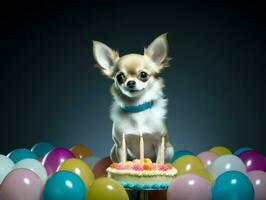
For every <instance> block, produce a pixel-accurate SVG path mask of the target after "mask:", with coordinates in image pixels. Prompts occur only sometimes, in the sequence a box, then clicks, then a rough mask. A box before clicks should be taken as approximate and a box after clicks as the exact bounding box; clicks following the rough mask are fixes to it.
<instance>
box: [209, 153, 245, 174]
mask: <svg viewBox="0 0 266 200" xmlns="http://www.w3.org/2000/svg"><path fill="white" fill-rule="evenodd" d="M231 170H234V171H240V172H242V173H246V166H245V164H244V163H243V162H242V160H241V159H240V158H238V157H237V156H235V155H233V154H230V155H223V156H220V157H219V158H217V159H216V160H215V161H214V162H213V164H212V166H211V170H210V172H211V174H212V175H213V176H214V177H217V176H219V175H220V174H222V173H224V172H226V171H231Z"/></svg>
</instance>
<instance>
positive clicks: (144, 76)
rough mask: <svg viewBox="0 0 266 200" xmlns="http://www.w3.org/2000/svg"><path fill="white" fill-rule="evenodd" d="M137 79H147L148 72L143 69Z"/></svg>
mask: <svg viewBox="0 0 266 200" xmlns="http://www.w3.org/2000/svg"><path fill="white" fill-rule="evenodd" d="M139 79H140V80H142V81H147V80H148V74H147V73H146V72H144V71H142V72H140V73H139Z"/></svg>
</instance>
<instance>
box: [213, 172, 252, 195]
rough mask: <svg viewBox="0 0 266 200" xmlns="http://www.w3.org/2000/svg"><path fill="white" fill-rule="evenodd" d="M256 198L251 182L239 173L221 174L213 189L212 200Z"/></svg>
mask: <svg viewBox="0 0 266 200" xmlns="http://www.w3.org/2000/svg"><path fill="white" fill-rule="evenodd" d="M254 196H255V193H254V188H253V185H252V183H251V181H250V180H249V178H248V177H247V176H246V175H244V174H243V173H241V172H239V171H227V172H225V173H223V174H221V175H220V176H218V177H217V179H216V180H215V182H214V184H213V187H212V200H253V199H254Z"/></svg>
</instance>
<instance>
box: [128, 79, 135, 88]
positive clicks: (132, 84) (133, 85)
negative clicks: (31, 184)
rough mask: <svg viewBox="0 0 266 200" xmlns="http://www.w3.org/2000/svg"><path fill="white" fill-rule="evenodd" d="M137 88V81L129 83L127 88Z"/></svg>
mask: <svg viewBox="0 0 266 200" xmlns="http://www.w3.org/2000/svg"><path fill="white" fill-rule="evenodd" d="M135 86H136V81H128V82H127V87H129V88H134V87H135Z"/></svg>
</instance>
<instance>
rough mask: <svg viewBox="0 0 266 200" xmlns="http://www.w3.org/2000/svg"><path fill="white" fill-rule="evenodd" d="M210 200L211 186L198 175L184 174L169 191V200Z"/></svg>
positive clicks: (174, 182) (175, 180) (174, 181)
mask: <svg viewBox="0 0 266 200" xmlns="http://www.w3.org/2000/svg"><path fill="white" fill-rule="evenodd" d="M184 199H189V200H199V199H204V200H210V199H211V186H210V184H209V183H208V181H207V180H205V179H204V178H202V177H200V176H198V175H196V174H182V175H180V176H178V177H177V178H175V179H174V180H173V182H172V184H171V185H170V187H169V188H168V190H167V200H184Z"/></svg>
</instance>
